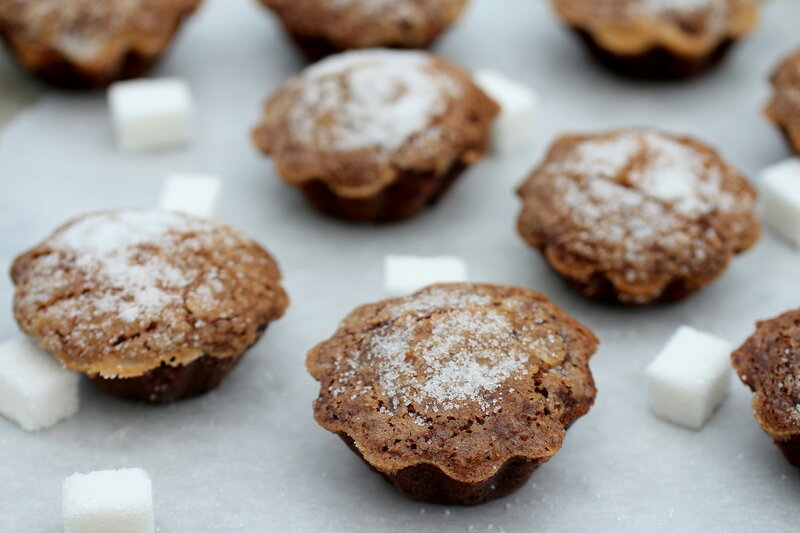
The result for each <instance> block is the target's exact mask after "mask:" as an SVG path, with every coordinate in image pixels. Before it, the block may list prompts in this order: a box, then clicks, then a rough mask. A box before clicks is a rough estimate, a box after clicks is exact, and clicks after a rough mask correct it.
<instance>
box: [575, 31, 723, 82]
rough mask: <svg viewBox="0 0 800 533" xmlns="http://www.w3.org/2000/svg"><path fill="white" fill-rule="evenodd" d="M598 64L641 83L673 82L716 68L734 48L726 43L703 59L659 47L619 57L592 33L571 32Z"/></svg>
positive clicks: (703, 56)
mask: <svg viewBox="0 0 800 533" xmlns="http://www.w3.org/2000/svg"><path fill="white" fill-rule="evenodd" d="M572 30H573V31H574V32H575V33H576V34H577V35H578V37H579V38H580V40H581V41H582V42H583V44H584V45H585V46H586V48H587V50H588V51H589V53H590V54H591V55H592V57H594V58H595V59H596V60H597V61H598V62H600V63H601V64H602V65H604V66H605V67H606V68H608V69H609V70H611V71H613V72H616V73H617V74H620V75H623V76H627V77H631V78H640V79H655V80H676V79H685V78H691V77H693V76H697V75H699V74H701V73H702V72H705V71H707V70H709V69H711V68H712V67H714V66H715V65H717V64H718V63H719V62H720V61H721V60H722V59H723V58H724V57H725V56H726V55H727V54H728V51H729V50H730V49H731V47H732V46H733V44H734V42H735V41H734V40H733V39H726V40H725V41H723V42H721V43H720V44H719V45H718V46H717V47H716V48H714V49H713V50H712V51H711V52H709V53H708V54H706V55H702V56H698V57H689V56H682V55H679V54H676V53H675V52H673V51H671V50H668V49H666V48H664V47H661V46H658V47H655V48H652V49H650V50H648V51H646V52H643V53H641V54H636V55H619V54H615V53H613V52H609V51H608V50H606V49H605V48H602V47H601V46H600V45H599V44H598V43H597V41H596V40H595V39H594V37H593V36H592V35H591V33H589V32H587V31H586V30H584V29H581V28H572Z"/></svg>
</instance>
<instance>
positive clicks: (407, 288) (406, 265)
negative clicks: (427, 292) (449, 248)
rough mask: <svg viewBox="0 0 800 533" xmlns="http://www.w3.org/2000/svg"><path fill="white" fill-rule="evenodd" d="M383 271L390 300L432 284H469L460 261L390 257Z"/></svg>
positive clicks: (444, 258) (387, 258)
mask: <svg viewBox="0 0 800 533" xmlns="http://www.w3.org/2000/svg"><path fill="white" fill-rule="evenodd" d="M383 267H384V269H383V272H384V285H385V288H386V293H387V294H388V295H389V296H391V297H396V296H405V295H407V294H409V293H412V292H414V291H416V290H419V289H421V288H423V287H426V286H427V285H431V284H433V283H445V282H457V281H467V265H466V263H465V262H464V261H463V260H462V259H461V258H459V257H452V256H438V257H437V256H432V257H420V256H414V255H389V256H386V258H385V259H384V264H383Z"/></svg>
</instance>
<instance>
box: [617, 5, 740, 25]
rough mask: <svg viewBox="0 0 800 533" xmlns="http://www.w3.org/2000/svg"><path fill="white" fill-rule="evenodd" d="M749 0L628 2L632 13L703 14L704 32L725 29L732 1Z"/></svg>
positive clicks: (659, 14)
mask: <svg viewBox="0 0 800 533" xmlns="http://www.w3.org/2000/svg"><path fill="white" fill-rule="evenodd" d="M735 1H738V2H745V1H749V0H641V1H634V2H632V3H631V4H630V6H631V8H630V9H631V10H632V12H633V13H636V14H640V15H645V16H671V15H677V16H680V15H696V14H702V15H703V16H704V19H703V20H704V22H705V24H704V28H705V31H706V32H711V33H720V32H723V31H725V29H726V26H727V20H728V17H729V16H730V12H731V5H732V4H733V2H735Z"/></svg>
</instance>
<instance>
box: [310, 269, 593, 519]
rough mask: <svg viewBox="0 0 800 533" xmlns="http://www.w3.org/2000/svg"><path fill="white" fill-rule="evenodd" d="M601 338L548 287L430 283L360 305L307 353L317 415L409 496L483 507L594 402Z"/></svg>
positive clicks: (511, 487) (513, 484) (547, 454)
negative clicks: (594, 365)
mask: <svg viewBox="0 0 800 533" xmlns="http://www.w3.org/2000/svg"><path fill="white" fill-rule="evenodd" d="M597 342H598V341H597V339H596V338H595V336H594V335H593V334H592V332H591V331H589V330H588V329H587V328H586V327H584V326H582V325H581V324H579V323H578V322H576V321H575V320H574V319H572V318H571V317H570V316H569V315H567V314H566V313H564V312H563V311H562V310H561V309H559V308H558V307H556V306H555V305H554V304H553V303H552V302H550V300H548V299H547V297H546V296H544V295H543V294H540V293H538V292H533V291H529V290H525V289H520V288H517V287H507V286H500V285H481V284H468V283H464V284H442V285H432V286H430V287H428V288H426V289H423V290H421V291H419V292H417V293H416V294H413V295H411V296H408V297H406V298H398V299H392V300H386V301H383V302H379V303H376V304H372V305H365V306H362V307H359V308H358V309H356V310H355V311H353V312H352V313H350V315H348V316H347V317H346V318H345V319H344V321H343V322H342V324H341V326H340V328H339V330H338V331H337V332H336V333H334V335H333V337H331V338H330V339H328V340H327V341H325V342H323V343H321V344H319V345H317V346H316V347H315V348H314V349H312V350H311V351H310V352H309V354H308V359H307V361H306V364H307V366H308V369H309V371H310V372H311V375H312V376H314V378H315V379H316V380H317V381H319V382H320V385H321V386H320V394H319V398H317V400H316V401H315V402H314V418H315V419H316V420H317V422H318V423H319V424H320V425H321V426H322V427H324V428H325V429H327V430H328V431H331V432H333V433H335V434H337V435H338V436H339V437H341V438H342V440H344V442H345V443H347V445H348V446H349V447H350V448H351V449H352V450H353V451H354V452H355V453H356V454H357V455H359V456H360V457H361V458H363V459H364V461H365V462H366V463H367V464H368V465H369V466H370V467H372V468H373V469H374V470H376V471H377V472H378V473H380V474H382V475H383V476H384V477H385V478H386V479H387V480H388V481H389V482H391V483H392V484H393V485H394V486H395V487H396V488H397V489H398V490H399V491H400V492H402V493H403V494H404V495H406V496H408V497H409V498H413V499H415V500H421V501H426V502H432V503H441V504H457V505H473V504H478V503H482V502H485V501H488V500H491V499H494V498H499V497H502V496H505V495H507V494H509V493H511V492H513V491H515V490H517V489H518V488H520V487H521V486H522V485H524V484H525V482H526V481H527V480H528V478H529V477H530V476H531V474H532V473H533V471H534V470H536V468H538V467H539V466H540V465H542V464H543V463H545V462H547V461H548V460H549V459H550V458H551V457H553V455H555V454H556V452H558V450H559V449H560V448H561V445H562V442H563V440H564V435H565V431H566V429H567V428H568V427H569V426H570V425H571V424H572V423H573V422H575V420H577V419H578V418H580V417H581V416H583V415H584V414H586V413H587V412H588V411H589V409H590V408H591V406H592V404H593V403H594V398H595V394H596V390H595V387H594V381H593V380H592V374H591V372H590V370H589V358H590V357H591V356H592V354H594V352H595V350H596V349H597Z"/></svg>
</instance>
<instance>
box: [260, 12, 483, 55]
mask: <svg viewBox="0 0 800 533" xmlns="http://www.w3.org/2000/svg"><path fill="white" fill-rule="evenodd" d="M261 3H262V4H264V5H265V6H267V7H269V8H271V9H272V10H273V11H274V12H275V14H276V15H278V17H280V19H281V22H282V23H283V25H284V27H285V28H286V30H287V32H288V33H289V35H291V36H292V38H293V39H294V41H295V42H296V43H297V45H298V46H299V47H300V49H301V50H302V51H303V52H304V53H305V55H306V56H307V57H308V58H309V59H311V60H312V61H315V60H317V59H320V58H322V57H324V56H326V55H329V54H333V53H336V52H341V51H344V50H352V49H358V48H377V47H386V48H425V47H427V46H428V45H430V44H431V43H432V42H433V41H434V40H436V38H437V37H439V35H441V34H442V33H443V32H444V31H445V30H447V28H449V27H450V26H451V25H452V24H453V23H454V22H455V21H456V20H458V18H459V17H460V16H461V13H462V12H463V11H464V8H466V6H467V3H468V0H435V1H433V2H431V1H430V0H261Z"/></svg>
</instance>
